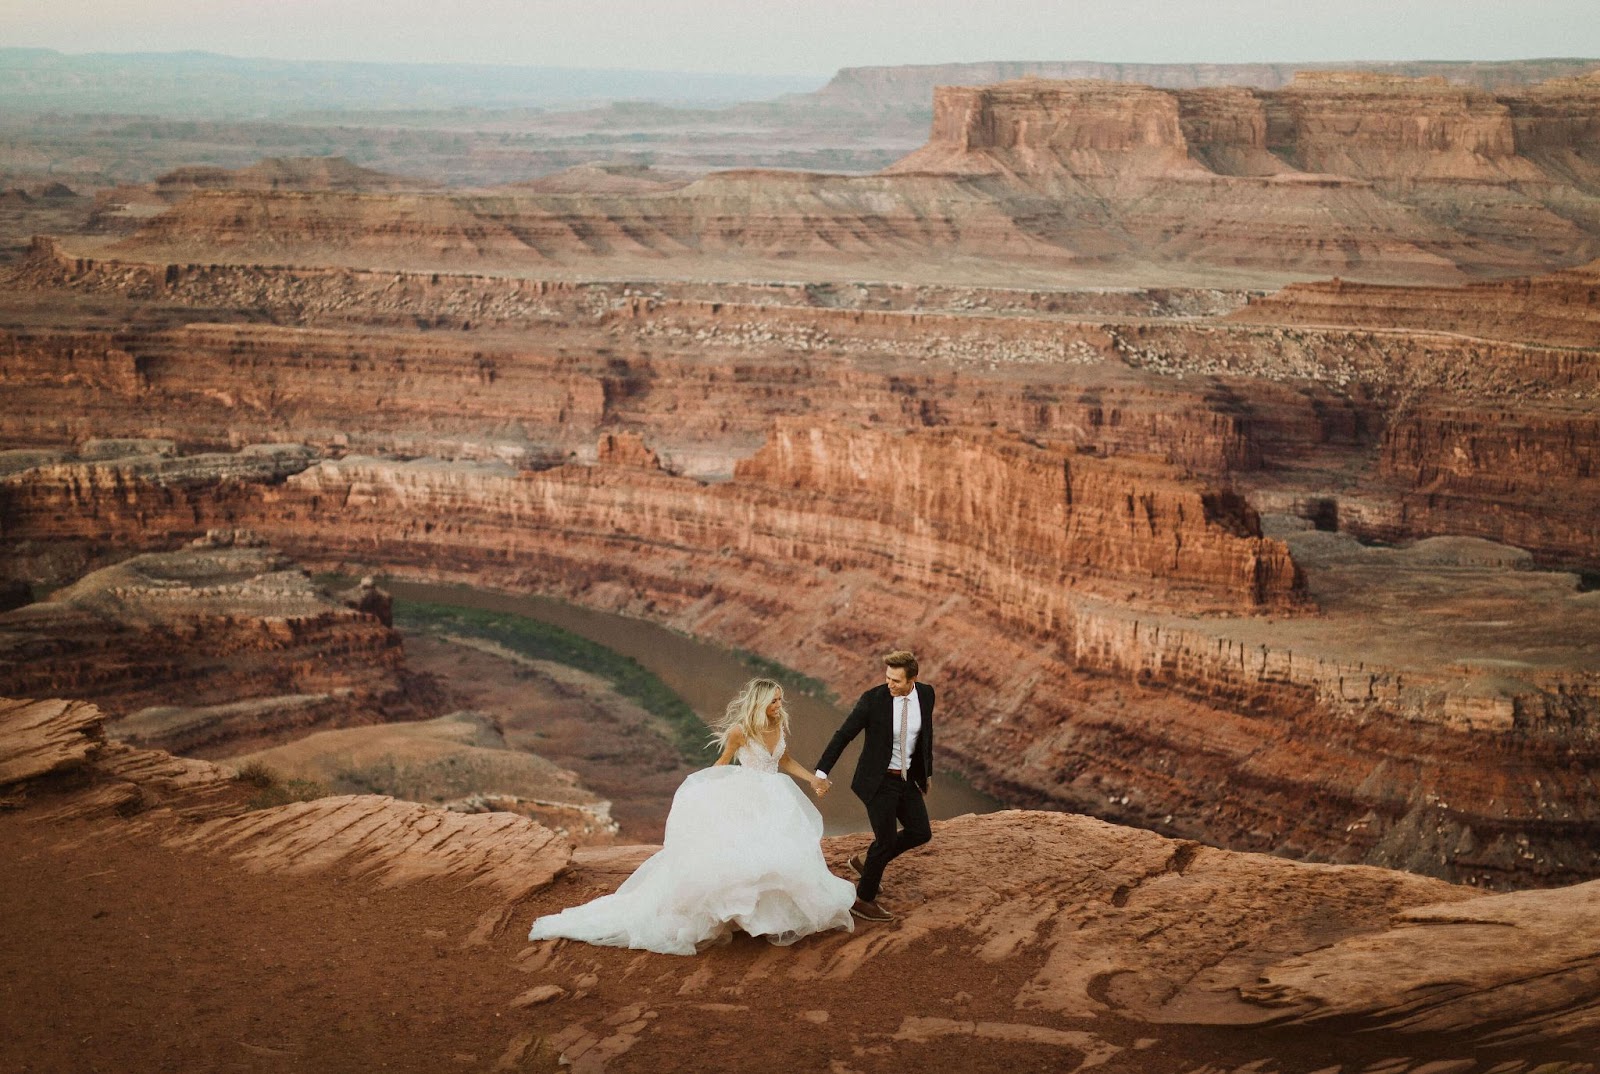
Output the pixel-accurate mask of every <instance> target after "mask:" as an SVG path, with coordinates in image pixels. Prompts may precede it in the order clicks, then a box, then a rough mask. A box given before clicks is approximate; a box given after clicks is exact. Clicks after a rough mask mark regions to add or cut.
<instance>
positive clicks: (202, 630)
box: [0, 489, 428, 756]
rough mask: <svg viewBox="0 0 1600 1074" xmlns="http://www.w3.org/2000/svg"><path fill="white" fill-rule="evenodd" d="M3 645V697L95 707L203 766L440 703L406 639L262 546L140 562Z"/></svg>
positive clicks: (75, 593) (63, 602)
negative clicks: (69, 700) (405, 651)
mask: <svg viewBox="0 0 1600 1074" xmlns="http://www.w3.org/2000/svg"><path fill="white" fill-rule="evenodd" d="M212 491H213V492H214V491H215V490H214V489H213V490H212ZM100 525H102V526H105V525H106V523H105V521H104V520H102V521H101V523H100ZM133 525H134V526H136V527H137V526H139V525H141V524H140V523H138V522H134V523H133ZM102 533H103V534H104V535H105V536H112V535H113V534H114V533H115V529H114V528H112V527H107V528H106V529H104V530H102ZM0 644H3V647H4V660H3V662H0V683H3V689H4V692H6V693H8V694H11V695H21V696H34V697H40V696H48V695H51V694H66V695H68V696H73V697H78V698H83V699H86V700H93V701H95V702H96V703H97V704H98V705H99V706H100V707H101V708H102V709H104V710H105V711H106V712H107V713H108V714H109V715H110V716H111V717H112V718H113V723H112V728H113V731H114V733H115V734H116V735H117V736H118V737H119V738H122V739H126V740H128V741H130V742H133V743H137V744H144V745H159V746H161V747H164V748H169V749H172V750H181V751H183V752H184V753H188V754H193V755H199V756H205V755H207V754H209V755H212V756H216V755H217V754H218V751H222V752H236V751H237V749H238V746H239V744H241V743H261V744H266V743H271V742H277V741H283V740H284V739H285V738H286V737H293V736H296V735H299V734H303V733H304V732H305V731H306V730H307V729H308V728H313V727H317V726H342V725H348V724H353V723H373V722H378V721H381V720H383V719H385V718H388V717H392V716H395V715H400V714H407V713H410V712H412V711H413V706H414V705H415V702H416V700H418V699H423V698H426V697H427V694H428V689H427V687H426V684H419V683H412V682H409V681H408V680H407V678H406V677H405V675H404V673H403V669H402V661H401V651H400V642H399V637H398V635H396V634H395V633H394V632H393V631H391V630H389V629H388V628H386V627H385V626H384V625H383V624H382V623H380V622H379V621H377V620H376V619H375V618H374V617H372V616H369V615H366V614H363V613H361V612H357V611H354V610H351V609H348V608H345V607H342V606H340V605H338V604H336V603H334V602H333V601H332V600H330V599H328V598H327V597H326V596H324V595H322V594H321V593H320V592H319V591H318V590H317V589H316V588H315V587H314V586H313V585H312V583H311V580H310V579H309V578H308V577H306V575H305V574H304V573H303V572H302V571H300V570H299V569H298V568H297V567H295V565H294V564H293V563H291V562H290V561H289V560H288V559H286V558H285V557H283V556H282V555H280V554H278V553H276V552H273V551H271V550H269V549H266V548H260V547H248V546H245V547H239V546H233V547H200V548H191V549H187V550H184V551H179V552H170V553H159V554H151V555H145V556H135V557H133V558H131V559H127V560H125V561H123V562H122V563H119V564H118V565H117V566H115V567H108V568H105V569H103V570H100V571H96V572H94V573H92V574H90V575H88V576H87V577H85V578H83V579H82V580H81V581H79V582H77V583H76V584H74V585H72V586H70V587H68V588H66V589H63V590H60V591H58V592H56V593H55V594H53V595H52V597H51V598H50V599H48V600H45V601H40V602H37V603H34V604H29V605H26V606H24V607H22V608H19V609H16V610H14V611H11V612H7V613H5V614H4V615H3V616H0Z"/></svg>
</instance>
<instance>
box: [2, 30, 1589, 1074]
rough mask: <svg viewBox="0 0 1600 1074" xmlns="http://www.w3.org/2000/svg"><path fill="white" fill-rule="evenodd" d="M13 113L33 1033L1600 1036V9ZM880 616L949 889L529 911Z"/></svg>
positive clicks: (1309, 1052)
mask: <svg viewBox="0 0 1600 1074" xmlns="http://www.w3.org/2000/svg"><path fill="white" fill-rule="evenodd" d="M0 120H3V123H4V130H3V132H0V133H3V135H4V144H3V146H0V168H3V174H0V186H4V187H7V188H9V189H6V190H4V191H0V242H4V243H6V244H7V246H6V249H5V250H4V251H3V252H0V254H3V257H4V260H3V262H0V564H3V566H4V575H3V579H0V699H9V700H0V846H4V847H5V853H6V857H7V859H8V861H9V862H10V863H11V870H10V871H11V873H12V876H11V878H10V879H9V880H7V881H6V882H5V883H4V885H0V888H3V891H0V907H3V908H4V912H5V914H6V916H7V920H9V921H13V922H24V923H26V927H25V928H22V929H20V930H17V931H18V932H19V935H17V936H16V938H15V939H13V940H10V941H8V950H7V957H6V961H5V963H4V965H5V967H6V978H5V979H6V987H7V989H8V993H7V1002H6V1004H5V1007H6V1014H5V1015H4V1017H3V1021H0V1026H3V1028H4V1033H0V1057H3V1058H4V1062H5V1065H6V1066H7V1069H17V1070H27V1071H56V1070H122V1069H141V1070H145V1069H158V1068H171V1069H185V1070H198V1069H217V1070H251V1071H255V1070H263V1071H266V1070H272V1071H279V1070H283V1071H289V1070H306V1071H312V1070H356V1069H378V1068H380V1067H385V1068H388V1069H395V1070H457V1069H458V1070H464V1071H509V1070H516V1071H523V1070H527V1071H535V1070H555V1069H559V1068H563V1067H570V1068H571V1069H573V1070H577V1071H589V1072H600V1071H613V1072H618V1074H620V1072H623V1071H629V1070H674V1069H702V1070H751V1069H758V1068H759V1069H773V1066H774V1065H776V1068H777V1069H795V1070H802V1069H804V1070H819V1071H832V1072H834V1074H849V1072H858V1074H870V1072H874V1071H880V1070H889V1069H902V1068H917V1067H921V1068H923V1069H928V1070H943V1069H951V1070H954V1069H961V1070H971V1071H1000V1070H1007V1071H1009V1070H1017V1069H1044V1070H1059V1071H1077V1070H1090V1069H1098V1070H1102V1071H1106V1072H1118V1071H1126V1072H1135V1071H1137V1072H1152V1074H1164V1072H1171V1074H1185V1072H1193V1074H1199V1072H1201V1071H1207V1072H1223V1071H1239V1072H1243V1071H1252V1072H1265V1071H1284V1072H1296V1074H1313V1072H1319V1074H1332V1072H1334V1071H1339V1072H1341V1074H1357V1072H1363V1074H1402V1072H1408V1074H1525V1072H1526V1074H1531V1072H1533V1071H1545V1072H1549V1074H1554V1072H1557V1071H1564V1072H1572V1074H1579V1072H1593V1071H1596V1070H1597V1069H1600V1061H1597V1060H1596V1059H1595V1056H1596V1055H1597V1054H1600V793H1597V790H1600V788H1597V780H1600V528H1597V525H1596V520H1597V519H1600V61H1530V62H1527V63H1514V62H1507V63H1500V64H1492V63H1487V62H1485V63H1478V64H1460V65H1450V64H1438V65H1427V64H1409V65H1387V66H1386V65H1379V64H1367V65H1353V64H1352V65H1342V66H1337V67H1336V66H1333V65H1325V64H1324V65H1307V66H1306V67H1305V68H1304V69H1296V68H1294V67H1293V65H1270V64H1259V65H1233V66H1229V65H1175V64H1174V65H1142V66H1139V67H1138V68H1137V69H1124V68H1121V67H1114V66H1113V65H1099V66H1094V67H1092V69H1091V68H1090V67H1089V66H1088V65H1078V66H1073V65H1055V66H1054V67H1052V65H1031V66H1029V65H1020V64H1018V65H1003V64H989V65H979V64H974V65H966V66H963V65H951V66H949V67H944V68H938V69H927V70H923V69H916V68H878V69H865V68H856V69H850V70H846V71H843V72H841V73H840V74H839V75H838V76H837V77H836V78H835V79H834V80H833V81H832V82H830V83H829V84H828V85H827V86H824V87H823V88H821V89H819V90H816V91H814V92H811V93H795V94H790V95H788V96H786V97H782V98H779V99H777V100H775V101H769V102H761V103H742V104H733V105H726V106H719V107H715V108H712V107H706V106H701V107H697V108H689V107H674V106H668V105H664V104H658V105H650V106H646V105H642V104H641V105H631V106H624V105H620V104H613V105H608V106H602V107H596V108H592V109H587V110H584V109H567V110H555V109H553V110H549V111H534V112H517V111H500V112H497V111H493V110H485V111H483V112H482V113H481V114H479V113H476V112H473V113H467V112H462V111H460V110H458V111H456V112H451V113H445V112H440V113H438V114H437V115H434V116H433V117H432V118H431V119H429V118H428V117H427V116H425V115H422V114H420V113H419V114H416V115H412V114H409V113H408V114H407V116H406V117H404V121H403V122H402V117H399V116H398V115H394V114H388V113H382V114H379V113H372V114H370V115H367V116H366V117H365V118H362V119H359V121H358V120H357V119H356V118H352V117H351V116H348V115H342V116H336V117H333V118H324V119H316V118H315V117H313V118H307V117H305V116H298V117H295V118H292V119H287V118H283V117H277V118H272V119H270V120H269V119H260V120H255V121H252V123H236V122H233V121H230V120H226V119H221V118H207V119H203V120H185V121H184V122H182V123H179V122H177V121H169V122H167V124H166V125H165V126H163V125H161V124H156V125H153V126H151V127H150V129H149V130H147V131H145V132H144V134H142V135H141V134H139V130H140V129H141V128H140V127H139V125H138V123H136V122H135V121H134V120H133V119H127V120H120V119H116V118H115V117H104V116H100V117H89V116H87V115H74V116H70V117H66V118H61V117H57V118H55V119H50V120H45V119H40V118H39V117H37V116H31V115H23V114H21V113H20V112H19V113H17V114H11V113H10V112H7V114H6V115H4V116H0ZM141 122H142V121H141ZM269 130H270V131H271V132H273V133H272V134H271V137H270V138H269V137H267V134H268V132H269ZM135 146H136V147H137V148H136V149H135V148H130V147H135ZM218 146H222V147H223V149H222V150H218V149H217V147H218ZM285 146H286V147H288V149H289V150H290V152H288V153H279V152H275V151H272V150H273V147H285ZM496 147H498V148H496ZM641 147H646V148H645V149H641ZM219 153H221V154H222V155H218V154H219ZM202 158H203V160H204V162H197V160H199V159H202ZM217 161H222V162H223V163H217ZM408 162H410V165H411V166H409V167H408V166H407V165H408ZM892 645H904V646H908V647H911V648H914V649H916V650H917V652H918V653H919V654H920V655H921V656H922V660H923V677H924V678H925V679H926V680H927V681H929V682H932V683H935V684H937V686H938V688H939V689H940V691H941V694H940V697H941V702H940V704H941V708H940V713H941V723H940V737H939V740H938V741H939V751H940V753H939V764H940V766H941V768H942V769H944V770H946V771H943V772H941V774H940V777H939V779H938V781H937V783H936V790H935V794H936V795H937V796H938V797H937V798H936V799H935V800H932V805H933V808H934V812H935V842H934V843H933V844H932V845H931V846H930V847H929V848H928V849H927V850H925V851H919V852H916V853H913V854H911V855H908V856H907V857H906V858H905V859H903V860H902V862H901V863H897V865H896V868H897V869H898V870H899V872H897V873H895V874H891V877H890V879H889V880H888V881H886V884H887V885H889V886H888V887H886V891H885V900H886V901H887V902H888V903H890V904H892V905H893V906H894V907H895V909H896V910H897V912H898V913H899V914H900V920H898V921H897V922H895V923H893V924H892V925H887V926H883V925H869V924H863V923H860V922H858V923H857V927H856V929H855V931H854V932H853V933H851V934H843V933H831V934H826V935H821V936H816V937H811V938H808V939H807V940H805V941H803V942H802V943H801V944H798V945H796V946H795V947H793V948H775V947H769V946H768V945H766V944H765V943H762V942H759V941H756V940H754V939H752V938H751V937H748V936H741V937H739V938H737V939H736V940H735V941H734V942H733V943H731V944H729V945H727V946H724V947H720V948H717V949H714V950H712V951H710V952H707V953H705V954H703V955H701V956H698V957H696V958H693V959H680V958H674V957H672V956H662V955H653V954H644V953H640V952H634V951H627V950H616V949H609V948H598V947H587V946H583V945H580V944H576V943H571V942H565V941H563V942H560V943H555V944H551V943H533V944H530V943H528V942H527V941H526V940H525V939H524V936H525V934H526V930H527V926H528V923H529V922H530V921H531V920H532V918H533V917H534V916H536V915H537V914H540V913H545V912H549V911H551V910H553V909H555V908H558V907H561V906H566V905H571V904H573V903H577V902H580V901H583V900H585V899H588V898H591V897H593V896H595V895H597V894H600V893H602V892H604V891H607V890H612V889H614V888H615V887H616V886H617V885H618V884H619V883H620V882H621V880H622V879H623V878H624V877H625V876H627V875H628V872H629V871H630V870H631V869H632V868H633V867H634V866H635V865H637V864H638V862H640V861H641V860H643V858H644V857H646V856H647V855H648V854H649V853H650V852H651V851H652V850H653V849H654V848H655V846H656V845H658V844H659V843H660V841H661V838H662V825H663V823H664V820H665V816H666V810H667V806H668V803H669V802H670V800H671V796H672V793H673V790H674V788H675V787H676V786H677V785H678V783H679V782H680V781H681V780H682V778H683V777H684V776H685V775H686V774H687V773H688V772H689V771H691V770H693V769H694V768H696V767H699V766H703V765H705V764H707V763H709V762H710V760H711V758H712V756H714V755H713V754H711V753H708V752H707V751H706V750H705V749H704V748H703V743H704V739H705V729H704V725H703V723H702V722H701V721H703V720H705V719H708V718H710V717H712V716H714V715H716V714H717V712H718V711H720V705H721V700H720V699H721V698H725V697H726V696H727V693H728V683H730V682H733V683H736V682H737V680H738V679H739V678H740V677H741V676H742V675H744V674H746V673H748V674H755V673H757V672H771V673H773V674H775V675H776V676H777V677H778V678H779V679H780V681H786V682H788V683H789V684H790V685H791V688H792V690H793V692H794V693H795V694H797V695H803V696H804V701H803V706H804V707H802V702H801V701H797V702H796V713H797V717H796V718H797V721H804V722H805V723H806V724H807V725H808V726H809V727H811V730H810V731H808V732H807V734H810V735H812V736H813V737H812V738H809V739H806V740H805V741H806V742H807V743H809V745H808V747H807V748H809V749H812V750H817V749H819V748H820V745H821V743H822V742H825V741H826V736H827V733H828V731H829V730H831V727H832V726H833V725H835V724H836V722H837V720H838V719H839V718H840V715H841V707H840V706H841V705H842V706H844V707H848V704H849V701H850V699H852V698H854V697H855V695H856V694H857V693H858V692H859V691H860V690H861V689H863V688H864V687H866V686H867V685H870V684H871V683H872V682H874V681H875V679H876V676H877V675H878V674H879V672H880V666H879V664H878V656H879V654H880V653H881V652H883V651H884V650H885V648H887V647H889V646H892ZM796 733H797V736H798V735H799V733H800V732H799V731H797V732H796ZM818 735H820V736H821V737H820V738H819V737H816V736H818ZM802 763H804V764H806V765H808V766H809V765H810V763H811V760H810V758H803V760H802ZM840 797H841V798H843V797H844V796H843V795H840ZM828 809H829V810H831V811H829V812H826V814H825V815H826V818H827V821H828V825H829V829H828V830H829V834H828V835H827V837H826V838H825V839H824V853H825V855H826V857H827V859H828V861H829V862H830V863H831V864H832V865H834V866H836V867H838V868H839V870H840V872H841V875H844V872H843V863H844V862H845V860H846V859H847V858H849V857H850V855H852V854H854V853H856V852H857V851H859V850H861V849H862V848H863V847H864V846H865V845H866V843H867V839H868V836H867V835H866V834H865V816H864V814H862V815H857V813H859V810H857V811H856V813H852V812H851V811H852V810H853V809H855V803H854V801H853V800H846V801H837V800H833V799H830V800H829V803H828ZM884 977H890V978H893V979H896V980H901V981H911V980H916V981H919V982H921V983H920V985H919V987H917V988H916V989H915V991H914V992H913V991H911V990H909V989H903V990H901V991H899V992H897V993H895V995H894V997H893V998H892V999H891V1000H889V1001H886V1002H880V1001H879V1000H878V999H877V998H876V996H877V988H878V985H877V984H876V982H878V981H880V980H881V979H883V978H884ZM129 1056H133V1057H137V1059H138V1061H137V1062H132V1060H129V1059H128V1057H129ZM130 1062H132V1065H124V1064H127V1063H130ZM163 1064H165V1067H163Z"/></svg>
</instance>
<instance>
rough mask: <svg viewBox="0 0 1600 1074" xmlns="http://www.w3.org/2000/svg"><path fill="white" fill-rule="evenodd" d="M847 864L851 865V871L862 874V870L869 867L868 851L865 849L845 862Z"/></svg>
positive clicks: (858, 874)
mask: <svg viewBox="0 0 1600 1074" xmlns="http://www.w3.org/2000/svg"><path fill="white" fill-rule="evenodd" d="M845 864H846V865H848V866H850V871H851V872H852V873H855V874H856V875H857V876H860V875H861V871H862V870H863V869H865V868H866V867H867V852H866V851H865V850H863V851H862V852H861V853H859V854H857V855H856V856H855V857H853V858H851V859H850V860H849V861H847V862H845Z"/></svg>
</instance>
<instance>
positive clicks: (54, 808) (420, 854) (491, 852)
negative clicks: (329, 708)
mask: <svg viewBox="0 0 1600 1074" xmlns="http://www.w3.org/2000/svg"><path fill="white" fill-rule="evenodd" d="M66 770H76V771H77V772H79V773H80V774H81V776H82V779H81V780H80V781H78V783H76V784H75V785H74V786H73V787H72V788H71V789H69V790H66V791H65V792H63V793H56V794H50V795H45V796H40V807H39V808H38V810H37V811H36V813H37V816H38V817H39V819H40V820H44V821H67V820H77V821H92V820H102V819H109V818H118V819H120V821H121V822H122V823H125V824H128V825H131V826H135V827H138V828H141V829H144V830H147V831H153V832H155V833H156V834H157V835H158V836H159V837H160V838H161V839H162V841H163V842H164V843H165V844H166V845H168V846H172V847H175V848H179V849H185V850H194V851H201V852H205V853H210V854H216V855H219V856H222V857H225V858H228V859H230V860H232V861H235V862H238V863H239V864H240V865H241V866H243V867H245V868H247V869H251V870H254V871H258V872H277V873H286V874H306V873H316V872H331V873H336V874H338V875H341V876H344V877H347V878H351V879H361V880H367V881H370V882H373V883H376V884H379V885H382V886H394V885H399V884H409V883H415V882H418V881H424V880H447V881H451V882H454V883H457V884H465V885H466V886H472V887H486V888H489V889H491V890H493V891H495V892H497V893H500V894H502V895H504V896H506V897H507V898H508V899H510V900H513V901H515V900H519V899H521V898H523V897H525V896H527V895H528V894H530V893H531V892H533V891H536V890H538V889H539V888H541V887H543V886H545V885H546V884H548V883H550V881H551V880H553V879H554V878H555V877H556V876H557V875H559V874H560V873H561V872H562V871H563V870H564V869H566V867H567V863H568V861H569V860H570V859H571V856H572V846H571V844H570V843H569V842H568V841H567V840H566V839H565V838H563V837H562V836H560V835H558V834H556V833H555V832H552V831H551V830H550V829H548V828H545V827H543V826H542V825H540V824H538V823H536V822H534V821H531V820H528V819H527V818H526V817H521V816H517V815H515V814H511V813H481V814H462V813H455V812H451V811H449V810H445V809H440V808H435V807H431V806H425V805H421V804H419V803H415V802H403V801H398V800H396V799H394V798H389V797H387V796H383V795H342V796H338V797H331V798H319V799H315V800H313V801H309V802H292V803H289V804H287V805H280V806H275V807H271V808H266V809H250V808H249V806H248V805H247V803H246V798H247V795H246V794H245V793H243V791H242V790H241V788H240V784H239V783H238V780H237V778H236V773H235V771H234V770H233V769H231V768H228V767H226V766H224V765H218V764H213V763H211V762H209V761H201V760H194V759H191V758H185V757H174V756H173V755H171V754H169V753H166V752H164V751H161V750H147V749H138V748H135V747H132V746H128V745H126V744H124V743H121V742H106V741H105V740H104V729H103V716H102V714H101V712H100V710H99V709H97V708H96V707H95V706H93V705H90V704H85V703H82V702H77V701H57V700H52V701H14V700H8V699H0V796H3V795H9V794H12V793H13V792H16V793H17V794H18V797H16V798H15V799H14V802H15V803H16V804H20V803H21V802H23V801H26V800H27V799H28V789H29V785H30V784H31V783H33V782H34V781H37V780H39V779H41V778H42V777H47V776H51V775H54V774H57V773H60V772H62V771H66ZM178 822H182V823H178Z"/></svg>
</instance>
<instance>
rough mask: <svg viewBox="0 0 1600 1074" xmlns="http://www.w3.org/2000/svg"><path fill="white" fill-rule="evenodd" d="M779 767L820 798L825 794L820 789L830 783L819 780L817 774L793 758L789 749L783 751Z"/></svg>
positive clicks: (779, 759)
mask: <svg viewBox="0 0 1600 1074" xmlns="http://www.w3.org/2000/svg"><path fill="white" fill-rule="evenodd" d="M778 767H779V768H781V769H783V770H784V771H785V772H787V773H789V774H790V775H791V776H793V777H794V778H795V779H798V780H799V781H800V782H801V783H804V784H806V785H807V786H808V787H810V788H811V790H812V792H813V793H814V794H816V795H817V796H818V797H821V796H822V794H823V793H824V792H823V791H822V790H821V789H820V788H822V787H824V786H825V785H826V784H827V782H828V781H827V780H825V779H820V778H818V776H817V774H816V773H815V772H813V771H811V770H810V769H808V768H806V766H805V765H803V764H801V763H800V762H799V761H797V760H795V759H794V758H793V757H791V756H790V755H789V751H788V750H787V749H785V750H784V751H783V756H782V757H780V758H778Z"/></svg>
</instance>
